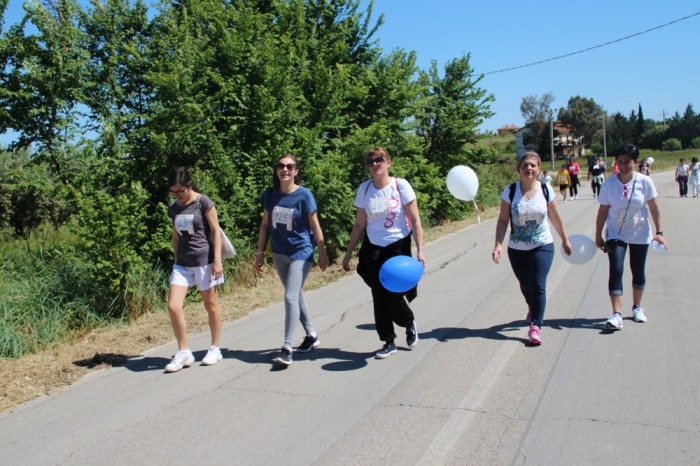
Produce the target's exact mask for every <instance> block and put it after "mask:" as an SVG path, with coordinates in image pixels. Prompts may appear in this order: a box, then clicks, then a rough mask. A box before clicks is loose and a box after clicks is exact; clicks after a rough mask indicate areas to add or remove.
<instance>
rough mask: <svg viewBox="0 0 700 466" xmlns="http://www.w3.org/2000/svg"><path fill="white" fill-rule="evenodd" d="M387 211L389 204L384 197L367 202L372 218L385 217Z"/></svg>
mask: <svg viewBox="0 0 700 466" xmlns="http://www.w3.org/2000/svg"><path fill="white" fill-rule="evenodd" d="M388 210H389V202H388V198H386V197H373V198H372V199H370V200H369V213H370V214H371V215H372V218H377V216H378V215H382V214H383V215H386V212H387V211H388Z"/></svg>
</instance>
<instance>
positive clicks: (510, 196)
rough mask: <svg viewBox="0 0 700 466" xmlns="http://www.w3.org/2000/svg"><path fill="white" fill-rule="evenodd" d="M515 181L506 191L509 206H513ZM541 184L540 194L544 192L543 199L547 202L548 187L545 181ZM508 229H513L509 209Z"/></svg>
mask: <svg viewBox="0 0 700 466" xmlns="http://www.w3.org/2000/svg"><path fill="white" fill-rule="evenodd" d="M516 184H517V183H511V184H510V190H509V191H508V199H509V200H510V208H511V209H512V208H513V199H515V185H516ZM540 185H541V186H542V194H544V200H545V202H547V204H549V187H547V184H546V183H540ZM510 231H511V232H512V231H513V212H512V211H510Z"/></svg>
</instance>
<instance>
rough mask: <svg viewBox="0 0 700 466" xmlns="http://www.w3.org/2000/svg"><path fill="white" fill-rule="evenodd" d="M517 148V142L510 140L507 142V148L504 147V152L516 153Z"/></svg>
mask: <svg viewBox="0 0 700 466" xmlns="http://www.w3.org/2000/svg"><path fill="white" fill-rule="evenodd" d="M516 150H517V144H516V143H515V141H508V144H506V147H505V149H503V152H505V153H506V154H515V152H516Z"/></svg>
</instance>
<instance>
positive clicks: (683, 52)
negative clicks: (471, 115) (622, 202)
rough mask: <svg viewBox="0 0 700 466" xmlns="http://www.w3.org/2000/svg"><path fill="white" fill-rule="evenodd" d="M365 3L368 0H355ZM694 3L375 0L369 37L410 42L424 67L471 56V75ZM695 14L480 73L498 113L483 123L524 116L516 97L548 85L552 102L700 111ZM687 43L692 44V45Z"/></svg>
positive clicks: (664, 16) (675, 13) (679, 13)
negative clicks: (584, 100)
mask: <svg viewBox="0 0 700 466" xmlns="http://www.w3.org/2000/svg"><path fill="white" fill-rule="evenodd" d="M363 3H364V4H365V5H369V1H367V0H363ZM697 12H700V2H698V1H688V0H682V1H681V0H666V1H663V2H639V1H631V0H606V1H601V0H586V1H582V2H564V1H556V2H555V1H549V0H536V1H529V2H525V1H510V0H503V1H500V2H485V1H482V2H476V1H467V0H432V1H430V2H427V1H425V0H375V4H374V14H373V16H374V17H376V18H378V17H379V14H382V13H383V14H384V15H385V24H384V25H382V26H381V27H380V28H379V30H378V31H377V35H376V38H377V39H379V44H380V46H381V47H382V48H383V49H385V50H386V51H390V50H392V49H394V48H403V49H405V50H415V51H416V52H417V54H418V65H419V66H420V67H421V68H423V69H427V68H428V67H429V66H430V64H431V61H432V60H437V62H438V67H439V68H440V69H441V70H442V69H443V68H444V65H445V63H447V62H448V61H449V60H451V59H453V58H457V57H460V56H462V55H463V54H470V55H471V61H470V63H471V65H472V68H473V69H474V71H475V73H476V74H481V73H488V72H491V71H497V70H501V69H504V68H510V67H513V66H518V65H524V64H528V63H532V62H537V61H540V60H545V59H548V58H553V57H556V56H559V55H564V54H568V53H571V52H575V51H578V50H582V49H586V48H588V47H592V46H595V45H599V44H603V43H605V42H609V41H612V40H615V39H619V38H622V37H625V36H628V35H631V34H635V33H637V32H641V31H644V30H647V29H650V28H653V27H656V26H660V25H662V24H665V23H669V22H671V21H674V20H676V19H679V18H682V17H684V16H688V15H691V14H694V13H697ZM698 31H700V16H695V17H693V18H690V19H687V20H684V21H681V22H679V23H676V24H672V25H670V26H667V27H665V28H662V29H658V30H655V31H652V32H649V33H647V34H644V35H641V36H638V37H634V38H631V39H627V40H625V41H622V42H619V43H616V44H612V45H608V46H606V47H602V48H599V49H596V50H592V51H589V52H585V53H582V54H578V55H574V56H572V57H568V58H563V59H560V60H556V61H553V62H549V63H544V64H541V65H536V66H532V67H528V68H523V69H519V70H514V71H508V72H504V73H497V74H491V75H486V76H484V78H483V80H482V81H481V82H480V83H479V86H480V87H482V88H483V89H485V90H487V91H488V92H489V93H491V94H493V95H494V96H495V98H496V101H495V102H494V103H492V105H491V109H492V110H493V111H494V112H495V113H496V115H495V116H494V117H492V118H490V119H488V120H487V121H485V122H484V123H483V125H482V126H481V129H482V131H486V130H491V131H495V130H496V129H497V128H499V127H501V126H504V125H508V124H515V125H517V126H522V125H523V118H522V116H521V114H520V103H521V101H522V98H523V97H526V96H530V95H537V96H541V95H542V94H544V93H546V92H552V93H554V96H555V97H556V100H555V101H554V104H553V107H554V108H555V109H557V110H558V109H559V108H560V107H564V106H566V104H567V102H568V100H569V98H570V97H573V96H576V95H580V96H583V97H588V98H593V99H594V100H595V101H596V102H597V103H598V104H600V105H602V106H603V107H604V109H605V110H606V111H607V112H608V114H610V113H614V112H617V111H620V112H622V113H624V114H629V113H630V111H631V110H633V109H634V110H635V111H636V110H637V107H638V105H639V104H641V106H642V110H643V113H644V117H645V118H653V119H656V120H659V121H660V120H661V119H662V112H663V111H664V110H665V111H666V114H667V115H668V114H669V113H670V114H673V113H674V112H676V111H678V112H680V113H681V114H683V111H684V110H685V108H686V106H687V105H688V103H692V104H693V106H694V108H695V111H696V112H700V106H699V105H700V48H699V47H698ZM693 44H694V45H693Z"/></svg>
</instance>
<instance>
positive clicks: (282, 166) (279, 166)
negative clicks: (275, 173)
mask: <svg viewBox="0 0 700 466" xmlns="http://www.w3.org/2000/svg"><path fill="white" fill-rule="evenodd" d="M275 166H276V167H277V170H284V169H285V168H286V169H287V170H289V171H292V170H294V169H295V168H297V166H296V165H294V164H293V163H287V164H284V163H281V162H280V163H278V164H277V165H275Z"/></svg>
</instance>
